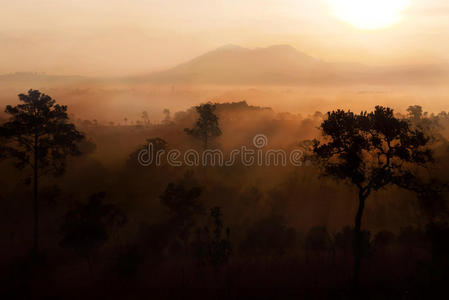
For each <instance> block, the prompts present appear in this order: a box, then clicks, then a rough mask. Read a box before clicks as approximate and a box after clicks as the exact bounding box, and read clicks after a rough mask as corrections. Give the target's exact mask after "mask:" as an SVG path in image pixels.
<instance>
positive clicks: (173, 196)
mask: <svg viewBox="0 0 449 300" xmlns="http://www.w3.org/2000/svg"><path fill="white" fill-rule="evenodd" d="M201 192H202V191H201V188H200V187H197V186H194V187H186V186H185V185H184V183H183V182H181V183H169V184H168V186H167V188H166V189H165V191H164V193H163V194H162V195H161V196H160V200H161V204H162V205H163V206H165V207H166V208H167V209H168V213H169V215H170V220H169V222H170V224H171V225H172V228H173V229H172V232H174V233H175V234H176V236H177V237H178V238H179V239H180V241H181V243H177V244H178V246H179V248H180V249H179V250H181V251H182V253H184V254H185V253H186V252H187V249H188V241H189V237H190V232H191V229H192V227H193V226H194V225H195V216H196V215H198V214H201V213H203V211H204V209H203V206H202V205H201V203H200V202H199V201H198V198H199V197H200V196H201ZM175 245H176V241H175ZM181 276H182V290H183V292H184V287H185V274H184V264H182V265H181Z"/></svg>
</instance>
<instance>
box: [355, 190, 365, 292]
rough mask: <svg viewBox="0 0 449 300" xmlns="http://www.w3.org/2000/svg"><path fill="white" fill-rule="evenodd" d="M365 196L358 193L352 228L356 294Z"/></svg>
mask: <svg viewBox="0 0 449 300" xmlns="http://www.w3.org/2000/svg"><path fill="white" fill-rule="evenodd" d="M365 200H366V195H365V194H364V191H363V190H360V191H359V208H358V210H357V214H356V216H355V226H354V289H355V291H356V292H358V290H359V287H360V266H361V261H362V230H361V228H362V217H363V210H364V208H365Z"/></svg>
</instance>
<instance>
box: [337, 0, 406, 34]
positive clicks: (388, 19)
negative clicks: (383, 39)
mask: <svg viewBox="0 0 449 300" xmlns="http://www.w3.org/2000/svg"><path fill="white" fill-rule="evenodd" d="M328 1H329V2H330V3H331V5H332V7H333V10H334V14H335V16H336V17H337V18H339V19H341V20H343V21H345V22H348V23H349V24H351V25H353V26H355V27H357V28H360V29H380V28H386V27H390V26H391V25H393V24H396V23H397V22H399V21H400V20H401V19H402V12H403V11H404V10H405V9H406V8H407V6H408V2H409V1H408V0H328Z"/></svg>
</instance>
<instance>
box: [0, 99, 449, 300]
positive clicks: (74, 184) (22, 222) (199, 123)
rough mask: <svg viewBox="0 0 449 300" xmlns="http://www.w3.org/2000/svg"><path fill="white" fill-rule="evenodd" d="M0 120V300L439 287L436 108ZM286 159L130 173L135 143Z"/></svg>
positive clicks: (441, 170)
mask: <svg viewBox="0 0 449 300" xmlns="http://www.w3.org/2000/svg"><path fill="white" fill-rule="evenodd" d="M19 98H20V100H21V102H20V105H19V106H15V105H12V106H8V107H7V108H6V113H5V114H4V115H2V116H1V117H2V119H3V120H1V124H2V125H1V127H0V157H1V173H0V188H1V193H0V205H1V209H0V213H1V216H0V220H1V222H2V226H1V237H2V238H1V245H0V246H1V247H0V251H1V253H0V269H1V278H0V282H1V283H2V284H1V285H2V286H1V291H0V292H1V295H2V299H252V298H255V299H353V298H354V299H432V298H437V297H440V296H441V295H444V294H447V284H448V283H449V224H448V221H449V216H448V210H447V209H448V207H447V201H448V193H447V192H448V191H447V187H448V185H447V182H448V181H449V173H448V171H447V170H448V169H449V143H448V142H447V140H446V138H447V137H448V136H449V134H448V133H449V131H448V128H449V115H448V114H447V113H445V112H441V113H439V114H427V113H425V112H423V110H422V108H421V107H420V106H411V107H410V108H409V109H408V110H407V112H402V114H401V113H399V112H394V111H393V110H391V109H389V108H384V107H376V108H374V109H373V111H372V112H367V113H365V112H362V113H360V114H357V113H352V112H348V111H341V110H337V111H333V112H329V113H327V114H322V113H320V112H317V113H315V114H314V115H311V116H300V115H295V114H290V113H275V112H273V111H272V110H271V109H269V108H261V107H254V106H249V105H248V104H246V103H245V102H239V103H225V104H210V103H209V104H204V105H200V106H198V107H196V108H192V109H190V110H188V111H184V112H178V113H176V114H174V115H172V114H170V112H169V111H168V110H166V111H164V114H165V118H164V120H163V121H161V122H158V123H155V122H151V120H149V117H148V113H147V112H143V113H142V118H141V119H140V120H138V121H136V120H134V121H131V120H127V119H126V120H124V122H121V125H118V124H117V125H115V124H112V123H108V124H100V123H99V122H97V121H95V120H81V119H79V118H77V117H76V116H70V117H69V114H68V113H69V111H67V107H65V106H58V105H57V104H56V103H55V102H54V100H53V99H51V98H50V97H48V96H45V95H43V94H41V93H40V92H38V91H30V92H28V93H27V94H24V95H20V96H19ZM257 134H264V135H266V136H267V137H268V141H269V144H268V146H267V148H271V149H285V150H292V149H301V150H302V151H303V153H304V156H303V158H304V164H302V165H301V166H292V165H287V166H273V165H271V166H258V165H254V166H245V165H243V164H242V163H241V162H236V163H235V164H233V165H232V166H222V167H219V166H205V167H204V166H194V167H188V166H185V165H184V166H180V167H175V166H171V165H170V164H168V163H166V162H165V163H162V164H161V165H160V166H155V165H150V166H146V167H144V166H142V165H140V164H139V163H138V157H139V153H140V150H141V149H146V148H147V147H148V143H152V144H153V146H154V147H155V148H156V149H159V150H166V151H168V150H170V149H179V150H181V151H185V150H187V149H197V150H198V151H202V150H204V149H221V150H222V151H223V152H224V153H230V152H231V151H232V149H235V148H240V147H241V146H242V145H244V146H247V147H248V148H254V145H253V144H252V141H253V137H254V136H255V135H257Z"/></svg>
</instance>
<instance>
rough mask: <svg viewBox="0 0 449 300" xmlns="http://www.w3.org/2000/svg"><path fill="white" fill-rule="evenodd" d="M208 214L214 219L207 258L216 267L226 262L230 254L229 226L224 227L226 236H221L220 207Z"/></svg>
mask: <svg viewBox="0 0 449 300" xmlns="http://www.w3.org/2000/svg"><path fill="white" fill-rule="evenodd" d="M210 216H211V217H212V219H213V221H214V229H213V238H212V241H211V243H210V244H209V247H208V248H209V259H210V262H211V264H212V265H213V266H214V267H215V268H216V269H217V268H219V267H220V266H222V265H223V264H226V263H227V262H228V259H229V255H230V254H231V241H230V239H229V237H230V230H229V227H227V228H226V236H225V237H223V221H222V216H223V215H222V213H221V209H220V207H214V208H212V209H211V210H210Z"/></svg>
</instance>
